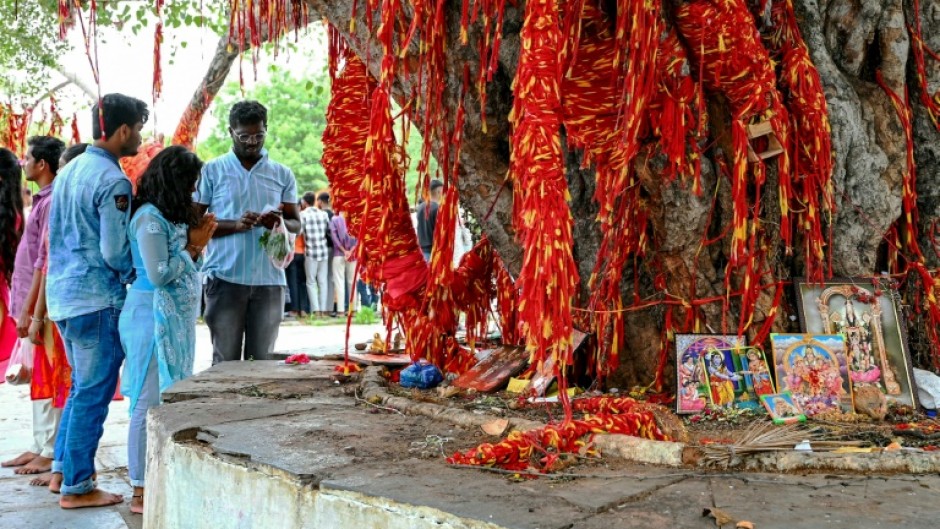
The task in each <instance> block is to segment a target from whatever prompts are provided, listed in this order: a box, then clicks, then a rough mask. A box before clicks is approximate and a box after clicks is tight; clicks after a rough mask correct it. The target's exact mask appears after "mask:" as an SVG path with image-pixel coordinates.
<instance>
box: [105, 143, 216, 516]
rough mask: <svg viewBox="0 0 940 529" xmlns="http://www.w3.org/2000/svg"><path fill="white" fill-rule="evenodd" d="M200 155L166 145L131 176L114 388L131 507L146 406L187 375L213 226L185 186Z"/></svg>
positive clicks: (137, 499) (139, 498)
mask: <svg viewBox="0 0 940 529" xmlns="http://www.w3.org/2000/svg"><path fill="white" fill-rule="evenodd" d="M201 168H202V162H201V161H200V160H199V158H197V157H196V155H195V154H193V153H191V152H190V151H188V150H186V149H185V148H183V147H178V146H173V147H167V148H166V149H164V150H163V151H161V152H160V153H159V154H157V156H155V157H154V158H153V160H152V161H151V162H150V165H149V166H147V169H146V170H145V171H144V173H143V174H142V175H141V176H140V178H139V179H138V180H137V193H136V195H135V196H134V201H133V208H134V213H133V215H132V217H131V221H130V223H129V224H128V228H127V230H128V239H129V240H130V244H131V254H132V256H133V260H134V269H135V271H136V273H137V279H136V280H135V281H134V284H133V285H131V288H130V291H129V292H128V294H127V300H126V301H125V302H124V309H123V310H122V311H121V319H120V321H119V323H118V328H119V331H120V334H121V345H122V346H123V347H124V351H125V353H126V355H127V357H126V359H125V361H124V373H123V376H122V378H121V380H122V385H121V391H122V392H123V393H124V395H126V396H127V397H129V398H130V401H131V402H130V410H131V422H130V428H129V431H128V440H127V452H128V458H127V459H128V465H127V466H128V474H129V475H130V480H131V485H132V486H133V487H134V495H133V498H132V500H131V512H135V513H142V512H143V506H144V505H143V492H144V477H145V472H146V458H147V423H146V421H147V411H148V410H149V409H150V408H152V407H154V406H158V405H159V404H160V394H161V393H162V392H163V391H165V390H166V389H167V388H168V387H170V386H171V385H172V384H173V383H174V382H177V381H179V380H182V379H184V378H186V377H188V376H190V375H191V374H192V371H193V357H194V355H195V348H196V317H197V316H198V312H197V311H198V310H199V294H200V285H199V280H198V278H197V275H196V272H197V271H198V269H199V265H198V263H199V260H200V256H201V254H202V250H203V248H204V247H205V246H206V244H207V243H208V242H209V239H210V238H211V237H212V233H213V232H214V231H215V228H216V224H217V223H216V221H215V218H214V216H213V215H211V214H210V215H206V216H205V217H203V218H201V219H200V218H197V217H196V210H195V209H194V208H193V203H192V193H193V191H195V189H196V180H197V179H198V177H199V171H200V169H201Z"/></svg>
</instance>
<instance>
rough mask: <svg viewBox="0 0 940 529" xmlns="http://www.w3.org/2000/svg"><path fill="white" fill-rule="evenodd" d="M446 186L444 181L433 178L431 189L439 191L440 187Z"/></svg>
mask: <svg viewBox="0 0 940 529" xmlns="http://www.w3.org/2000/svg"><path fill="white" fill-rule="evenodd" d="M442 187H444V182H441V181H440V180H438V179H437V178H435V179H434V180H431V191H437V190H438V189H439V188H442Z"/></svg>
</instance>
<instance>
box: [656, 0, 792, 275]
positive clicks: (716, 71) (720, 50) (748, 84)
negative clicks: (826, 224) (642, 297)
mask: <svg viewBox="0 0 940 529" xmlns="http://www.w3.org/2000/svg"><path fill="white" fill-rule="evenodd" d="M675 19H676V24H677V25H678V28H679V32H680V33H681V34H682V36H683V37H684V39H685V41H686V42H687V43H688V45H689V49H690V50H691V54H690V55H691V59H692V61H693V62H694V63H695V65H696V67H697V68H698V69H699V73H700V75H701V78H702V80H703V82H704V83H705V86H706V88H708V89H710V90H713V91H715V92H719V93H721V94H723V95H724V96H725V97H726V98H727V100H728V106H729V108H730V109H731V118H732V121H731V142H732V148H733V151H734V152H733V153H732V157H733V158H732V159H733V162H732V177H731V188H732V189H731V195H732V201H733V210H732V235H731V253H730V255H729V260H730V262H731V264H732V266H733V267H737V266H740V265H742V264H744V263H745V262H746V261H747V259H748V256H747V246H748V238H749V237H750V236H752V235H753V234H754V233H755V230H756V228H755V227H754V226H750V227H749V226H748V216H749V213H750V212H751V206H756V205H759V204H760V193H756V196H755V197H754V198H753V199H752V198H751V197H749V193H748V190H749V189H750V188H751V186H756V187H757V188H760V186H762V185H763V183H764V179H765V175H766V168H765V167H764V164H763V162H760V161H758V162H757V163H754V164H752V170H751V171H749V170H748V169H749V164H748V159H747V153H748V147H749V139H748V125H749V124H751V123H753V122H758V121H769V122H770V123H771V125H772V128H773V130H774V133H775V134H776V137H777V139H778V140H779V141H780V144H781V145H782V146H783V147H784V149H785V150H784V152H783V153H782V154H781V155H780V156H779V157H778V158H777V160H778V165H777V172H778V177H779V197H780V200H779V203H780V215H781V222H780V235H781V238H782V239H783V241H784V244H785V245H786V247H787V250H788V251H789V249H790V245H791V233H790V221H789V201H790V195H791V190H790V171H789V169H790V168H789V157H788V155H787V154H786V148H787V147H788V145H789V144H788V134H787V128H788V119H789V118H788V115H787V111H786V109H785V108H784V107H783V104H782V103H781V96H780V94H779V93H778V92H777V89H776V84H777V80H776V75H775V73H774V65H773V63H772V62H771V59H770V56H769V55H768V53H767V50H766V49H765V48H764V46H763V45H762V44H761V38H760V35H759V34H758V32H757V28H756V27H755V25H754V19H753V17H752V16H751V13H750V12H749V11H748V9H747V5H746V4H745V2H744V0H692V1H691V2H689V3H686V4H682V5H681V6H679V8H677V9H676V12H675ZM755 218H756V217H755Z"/></svg>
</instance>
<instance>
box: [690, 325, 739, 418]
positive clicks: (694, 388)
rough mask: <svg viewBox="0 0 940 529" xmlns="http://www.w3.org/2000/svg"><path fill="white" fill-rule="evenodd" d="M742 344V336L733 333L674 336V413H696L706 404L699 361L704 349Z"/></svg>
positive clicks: (706, 386) (704, 385) (724, 347)
mask: <svg viewBox="0 0 940 529" xmlns="http://www.w3.org/2000/svg"><path fill="white" fill-rule="evenodd" d="M744 344H745V342H744V338H741V337H738V336H735V335H733V334H732V335H729V334H677V335H676V413H679V414H689V413H699V412H701V411H702V410H704V409H705V407H706V406H707V405H708V393H709V387H708V383H707V381H706V379H705V378H704V377H703V376H702V364H701V358H702V356H703V355H704V354H705V351H707V350H709V349H734V348H736V347H738V348H739V347H743V346H744Z"/></svg>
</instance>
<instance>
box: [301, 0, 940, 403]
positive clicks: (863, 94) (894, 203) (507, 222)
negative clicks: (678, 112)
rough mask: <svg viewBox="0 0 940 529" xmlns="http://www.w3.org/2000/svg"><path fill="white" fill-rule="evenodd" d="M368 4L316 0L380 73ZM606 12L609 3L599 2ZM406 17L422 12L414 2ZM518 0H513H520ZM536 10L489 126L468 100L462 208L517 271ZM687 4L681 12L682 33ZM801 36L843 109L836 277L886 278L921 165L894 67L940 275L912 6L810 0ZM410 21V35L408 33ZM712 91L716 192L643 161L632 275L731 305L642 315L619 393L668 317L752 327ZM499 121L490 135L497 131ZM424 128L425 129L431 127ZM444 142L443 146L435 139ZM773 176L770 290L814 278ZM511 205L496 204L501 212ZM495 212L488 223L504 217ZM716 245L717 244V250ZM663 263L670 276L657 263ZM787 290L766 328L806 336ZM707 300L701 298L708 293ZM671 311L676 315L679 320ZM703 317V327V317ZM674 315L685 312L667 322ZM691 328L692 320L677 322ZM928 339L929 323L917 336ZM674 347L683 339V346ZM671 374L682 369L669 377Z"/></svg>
mask: <svg viewBox="0 0 940 529" xmlns="http://www.w3.org/2000/svg"><path fill="white" fill-rule="evenodd" d="M353 1H354V0H329V1H327V0H307V4H308V6H309V7H310V9H311V19H314V18H318V17H322V18H324V19H326V20H328V21H329V22H330V23H331V24H332V25H333V26H334V27H335V28H337V29H338V30H339V31H340V32H341V33H343V35H344V36H345V37H346V40H347V42H348V44H349V45H350V46H351V47H352V48H353V49H354V50H355V51H356V52H357V54H358V55H359V56H360V58H363V59H364V60H365V59H368V67H369V69H370V70H371V72H372V73H373V75H376V76H378V74H379V71H380V64H379V61H380V59H381V57H382V54H381V51H380V47H379V45H378V44H377V42H376V41H375V39H373V38H372V37H370V35H369V33H368V28H367V23H366V19H365V6H364V5H365V2H361V1H360V2H359V5H358V6H357V9H356V10H355V12H356V17H357V21H356V24H355V25H354V26H352V27H354V28H355V29H354V33H352V34H351V33H350V28H351V25H350V17H351V15H352V14H353V12H354V10H353ZM587 1H588V2H591V1H593V0H587ZM405 4H406V5H405V7H404V10H405V13H406V15H407V14H409V13H411V12H410V11H409V9H410V8H409V7H408V4H409V3H408V2H405ZM461 4H462V2H450V3H449V5H450V8H449V12H448V13H447V19H446V25H447V35H448V46H447V50H448V55H447V80H446V86H447V89H446V90H445V94H444V104H445V106H446V107H447V108H448V109H449V110H450V112H449V115H450V116H451V119H453V116H454V114H455V112H454V109H456V107H457V105H458V104H460V103H461V102H460V101H458V99H459V94H460V93H461V90H460V87H461V83H462V80H463V74H464V67H465V65H469V67H470V71H471V72H476V71H477V70H478V66H479V61H480V57H479V53H478V46H477V45H476V44H475V43H476V42H477V40H476V39H478V38H479V36H480V35H479V28H478V26H473V25H471V31H470V35H469V42H470V43H471V44H470V45H468V46H462V45H461V44H460V42H459V38H458V35H459V34H460V19H461ZM507 4H508V3H507ZM519 4H520V6H518V7H511V6H509V5H507V7H506V9H505V22H504V27H503V43H502V47H501V49H500V52H499V67H498V69H497V71H496V72H495V75H494V78H493V80H492V81H491V82H490V83H489V84H488V85H487V97H486V109H485V110H486V112H485V118H483V117H482V114H481V109H480V104H479V101H480V94H479V93H477V91H476V88H475V86H474V87H471V88H470V90H469V94H468V97H467V100H466V101H463V104H464V105H465V109H466V112H467V114H466V125H465V127H464V131H463V145H462V150H461V154H460V164H459V171H460V178H459V193H460V202H461V204H462V205H463V207H464V208H465V209H467V210H469V211H470V212H471V213H472V214H473V215H474V216H475V217H476V218H477V219H479V220H481V223H482V227H483V230H484V232H485V233H486V235H487V236H488V238H489V240H490V241H491V242H492V244H493V246H494V247H495V248H496V250H497V251H498V252H499V254H500V255H501V256H502V258H503V260H504V262H505V264H506V266H507V267H508V268H509V270H510V271H511V272H512V273H513V274H514V275H516V274H518V273H519V269H520V265H521V262H522V254H521V249H520V247H519V243H518V241H517V239H516V237H515V235H514V232H513V229H512V222H511V211H512V189H511V188H510V186H509V184H507V183H506V174H507V170H508V167H509V159H510V158H509V157H510V148H509V137H510V130H509V120H508V115H509V111H510V109H511V106H512V89H511V83H512V80H513V78H514V75H515V72H516V66H517V60H518V57H519V51H520V50H519V29H520V27H521V25H522V20H521V13H522V5H521V4H523V1H522V0H520V2H519ZM602 4H603V8H604V9H605V10H608V11H610V10H611V9H616V7H615V4H616V2H613V1H608V2H602ZM676 5H678V2H676V3H670V2H665V3H664V8H663V10H664V13H665V17H666V20H667V22H668V23H672V21H671V20H670V18H671V16H672V15H671V14H672V13H673V12H674V10H675V8H676ZM794 7H795V11H796V15H797V19H798V22H799V29H800V30H801V32H802V35H803V39H804V40H805V42H806V44H807V46H808V47H809V50H810V55H811V58H812V61H813V63H814V64H815V66H816V68H817V69H818V71H819V75H820V77H821V80H822V83H823V86H824V89H825V95H826V100H827V103H828V109H829V119H830V121H831V127H832V132H831V139H832V150H833V157H834V159H833V174H832V183H833V190H834V193H833V195H834V198H835V211H834V213H833V217H832V222H831V229H832V238H831V244H828V245H827V248H826V252H828V253H829V254H830V256H831V264H832V269H831V272H832V274H833V275H835V276H865V275H872V274H876V273H879V272H880V271H882V270H885V269H886V266H887V263H886V261H885V255H886V252H885V250H884V236H885V234H886V233H887V232H888V231H889V230H890V229H891V227H892V226H893V225H894V224H895V222H896V221H897V220H898V218H899V217H900V216H901V213H902V195H901V191H902V178H903V175H904V174H905V170H906V169H907V154H906V153H907V141H906V137H905V133H904V130H903V128H902V124H901V121H900V120H899V117H898V113H897V112H896V110H895V108H894V107H893V106H892V103H891V101H890V99H889V98H888V97H887V96H886V92H885V90H884V89H883V88H882V87H881V86H879V84H878V83H877V82H876V77H875V74H876V72H878V71H880V72H881V74H882V76H883V79H884V84H885V85H886V86H887V87H888V88H890V89H891V90H892V91H893V92H895V93H897V94H900V95H901V97H902V98H903V97H904V94H905V92H908V93H909V94H910V100H911V102H912V107H913V124H914V128H913V130H914V142H915V149H914V158H915V160H916V164H917V175H918V178H917V192H918V197H919V198H918V206H919V208H920V218H919V228H920V234H921V241H920V243H921V247H922V249H923V253H924V254H925V256H926V258H927V260H928V265H929V266H937V264H938V253H937V252H938V251H940V248H937V247H936V246H935V241H934V240H933V238H932V237H931V234H932V233H933V231H934V228H935V226H934V224H935V223H936V220H937V219H938V216H940V132H938V129H937V128H936V127H935V125H934V124H933V123H932V122H931V120H930V117H929V116H928V114H927V112H926V110H925V107H924V105H923V104H921V103H920V99H919V97H920V90H921V88H920V85H919V84H918V82H917V78H916V70H915V65H914V61H913V60H912V56H911V38H910V34H909V31H908V29H907V24H911V23H912V22H913V20H914V15H915V14H914V11H913V9H914V7H913V4H912V2H911V1H910V0H882V1H876V0H829V1H826V0H821V1H815V0H794ZM920 10H921V13H920V18H921V21H922V24H923V35H924V37H925V41H926V44H927V47H929V48H931V49H934V50H940V0H921V2H920ZM404 27H407V25H405V26H404ZM927 78H928V79H927V80H928V89H930V90H931V91H932V92H936V91H937V90H938V89H940V62H938V61H933V62H931V59H928V67H927ZM415 82H416V79H415V78H414V77H413V76H409V75H406V74H402V73H401V72H399V73H398V76H397V77H396V78H395V80H394V83H393V88H394V90H393V96H394V97H395V98H397V99H398V102H399V103H404V102H405V101H406V100H407V98H408V95H409V94H410V93H411V92H412V88H413V84H414V83H415ZM707 96H708V109H709V117H708V119H709V121H708V139H707V140H708V141H706V142H704V145H703V147H705V150H704V152H703V163H702V184H703V188H704V189H705V190H706V191H705V193H703V194H701V195H696V194H695V193H693V192H692V190H691V189H690V186H689V185H688V184H687V182H682V181H673V182H667V180H666V179H665V178H663V177H662V175H661V171H662V165H663V164H662V160H661V159H658V158H657V157H656V156H650V157H645V156H643V155H641V156H638V158H637V160H636V161H635V165H636V166H637V167H638V171H637V174H638V177H639V185H641V186H642V190H641V195H642V201H643V204H644V206H645V207H646V208H648V212H649V232H650V238H651V241H652V243H651V245H650V246H649V248H648V251H647V255H646V256H645V257H644V259H643V260H642V261H643V262H641V263H640V264H639V265H635V262H634V261H633V260H628V262H627V264H626V267H625V268H626V269H625V271H624V276H623V286H622V291H623V294H624V297H625V302H627V303H630V302H632V301H633V300H647V299H663V298H664V297H667V296H668V298H669V299H676V300H682V299H686V300H687V299H692V298H699V299H703V298H715V299H716V301H714V302H713V303H706V304H703V305H700V306H697V307H696V308H695V309H692V308H690V307H688V306H685V305H682V304H681V303H679V304H674V305H658V306H654V307H652V308H649V309H646V310H638V311H634V312H629V313H627V314H626V326H625V327H626V333H625V344H624V347H623V353H622V354H621V367H620V369H619V370H618V372H617V373H616V374H615V375H614V376H613V377H612V378H611V380H610V381H609V383H610V384H611V385H620V386H621V387H627V386H628V385H634V384H646V383H649V382H650V381H651V380H652V379H653V377H654V376H655V372H654V371H655V369H656V366H657V365H658V364H659V355H660V354H661V351H662V350H663V349H662V339H663V338H664V333H663V329H664V325H665V322H666V319H667V317H668V318H669V319H670V320H671V321H672V322H674V325H673V327H672V330H673V331H676V330H678V331H696V332H722V331H724V332H730V333H734V332H736V331H737V329H738V318H739V316H740V314H739V310H740V307H739V305H737V304H736V303H735V302H731V303H728V304H726V303H724V302H722V301H720V299H721V298H722V297H723V296H724V294H725V292H726V290H727V289H728V288H730V289H732V290H733V289H735V288H736V286H737V285H736V283H737V282H739V281H740V280H741V278H740V277H739V276H735V275H734V274H732V276H731V278H730V285H728V284H726V283H725V281H726V278H725V271H724V270H725V267H726V265H727V263H728V260H729V255H728V252H729V241H728V239H729V236H728V235H727V234H725V228H726V227H727V225H728V223H729V222H730V216H731V209H732V203H731V202H732V201H731V196H730V193H731V187H730V183H729V182H728V179H727V177H726V176H724V174H723V173H722V172H721V171H720V170H719V166H718V164H717V163H716V158H717V157H719V156H720V155H719V153H720V152H722V151H723V152H728V151H729V149H730V148H731V147H730V146H729V145H727V141H726V139H723V138H726V135H722V134H721V131H722V130H726V129H727V127H728V121H729V119H730V113H729V111H728V109H727V104H726V103H725V102H724V100H723V99H722V98H721V97H719V96H717V95H716V94H711V93H709V94H707ZM483 119H485V121H486V126H485V128H484V126H483ZM422 132H423V131H422ZM435 139H436V140H437V141H439V140H440V138H435ZM581 159H582V153H579V152H576V151H574V150H570V151H569V152H568V153H567V168H568V183H569V190H570V192H571V202H570V207H571V210H572V213H573V216H574V241H575V243H574V249H573V250H574V257H575V261H576V262H577V263H578V268H579V272H580V276H581V278H582V283H581V291H580V296H579V300H578V301H579V303H580V304H581V306H584V304H585V303H586V300H587V299H588V297H589V291H588V285H587V278H589V277H590V276H591V271H592V270H593V268H594V265H595V260H596V258H597V255H598V249H599V247H600V244H601V233H600V230H599V226H598V223H597V222H596V219H595V217H596V215H597V212H598V207H597V205H596V203H595V201H594V196H593V195H594V191H595V179H594V178H595V177H594V171H593V169H592V168H591V167H587V168H584V167H581V163H580V162H581ZM768 168H769V171H768V175H767V182H766V184H765V187H764V189H765V190H764V194H763V198H762V202H761V204H760V206H761V220H762V222H761V224H760V225H761V230H759V232H758V233H757V234H756V236H757V237H759V238H760V244H762V245H764V246H765V249H766V251H765V253H764V255H763V259H764V261H765V265H766V270H767V271H768V273H767V274H766V275H764V276H762V277H761V278H760V281H761V282H762V284H763V283H766V284H767V285H771V286H772V285H773V284H774V283H775V282H778V281H784V282H786V281H787V280H789V279H790V278H792V277H796V276H800V275H803V274H804V273H805V269H804V262H805V256H804V255H802V251H803V250H802V248H803V246H802V245H801V244H799V241H798V238H799V235H797V236H796V239H795V240H794V244H793V249H792V253H791V254H788V253H787V252H786V249H785V248H784V247H783V246H782V244H781V243H780V237H781V235H780V233H779V229H780V228H779V227H780V220H781V216H780V208H779V207H778V205H777V204H778V196H777V187H776V185H777V181H776V175H775V167H774V164H773V163H770V164H768ZM494 203H495V206H494ZM491 208H492V210H493V213H492V214H491V215H490V216H487V213H488V212H489V211H490V210H491ZM712 239H714V240H715V241H716V242H714V243H713V244H709V245H702V242H703V241H705V240H712ZM650 262H653V263H656V266H655V270H653V269H652V268H651V267H649V266H646V265H644V264H643V263H650ZM784 288H785V289H786V290H787V291H786V292H785V294H784V296H783V299H782V302H781V304H780V308H779V310H777V311H776V312H774V311H771V310H770V307H771V305H772V304H773V301H774V297H775V294H776V292H775V289H774V288H767V289H765V290H762V291H761V293H760V296H759V297H758V299H757V301H756V305H755V308H754V310H753V314H752V318H753V322H752V326H751V328H752V329H753V328H755V327H758V326H760V323H761V322H762V320H764V319H765V318H772V319H773V320H774V321H773V327H772V329H773V330H776V331H787V330H790V331H796V330H797V328H796V323H795V321H794V319H795V318H791V316H792V315H795V314H796V311H795V307H794V305H793V303H794V299H793V297H792V294H791V293H790V292H789V286H786V287H784ZM693 290H694V292H693ZM669 307H672V309H671V311H670V309H669ZM689 310H695V311H697V315H696V318H691V319H690V318H687V316H688V311H689ZM667 312H669V314H667ZM675 322H678V323H675ZM915 331H916V329H915ZM667 338H668V337H667ZM667 371H669V370H667Z"/></svg>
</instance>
